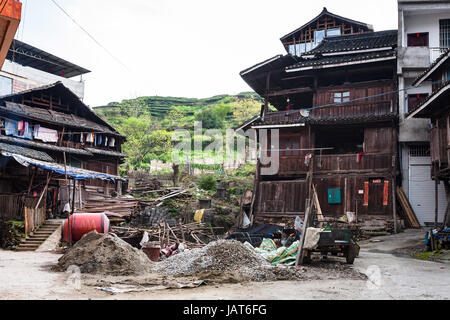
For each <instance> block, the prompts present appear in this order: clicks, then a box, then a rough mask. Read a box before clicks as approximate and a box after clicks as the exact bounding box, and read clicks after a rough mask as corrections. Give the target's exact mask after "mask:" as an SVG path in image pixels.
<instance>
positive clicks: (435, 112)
mask: <svg viewBox="0 0 450 320" xmlns="http://www.w3.org/2000/svg"><path fill="white" fill-rule="evenodd" d="M426 81H431V83H432V93H431V94H430V95H428V96H427V97H426V98H425V99H422V100H421V102H420V103H419V104H418V105H417V106H416V107H415V108H413V109H412V110H410V111H409V113H408V115H407V119H412V118H426V119H430V120H431V128H430V154H431V163H432V169H431V171H430V173H429V174H430V176H431V177H432V178H433V180H434V181H435V186H436V188H435V190H436V192H435V204H438V203H439V198H438V197H439V193H438V192H437V190H438V184H439V181H442V182H443V184H444V187H445V193H446V197H447V199H448V197H449V196H450V188H449V179H450V164H449V159H450V102H449V101H450V100H449V99H450V49H446V50H445V52H444V53H443V54H442V55H441V56H440V57H439V58H438V59H437V60H436V61H435V62H434V63H433V64H432V65H431V66H430V67H429V68H428V69H427V70H425V71H424V72H423V73H422V74H421V75H420V76H419V77H418V78H417V79H416V80H415V81H414V83H413V85H414V86H416V87H419V86H421V85H422V83H424V82H426ZM430 211H431V210H430ZM448 211H449V206H447V208H446V210H445V211H443V210H439V206H438V205H436V206H435V211H434V215H431V213H430V217H428V221H434V224H435V225H439V224H442V223H444V224H445V225H447V226H448V225H450V215H449V213H448Z"/></svg>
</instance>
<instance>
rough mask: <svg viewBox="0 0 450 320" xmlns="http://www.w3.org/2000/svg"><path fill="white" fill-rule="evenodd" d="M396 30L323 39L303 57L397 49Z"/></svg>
mask: <svg viewBox="0 0 450 320" xmlns="http://www.w3.org/2000/svg"><path fill="white" fill-rule="evenodd" d="M397 37H398V31H397V30H386V31H378V32H368V33H362V34H352V35H345V36H339V37H330V38H325V39H324V40H323V41H322V43H321V44H320V45H318V46H317V47H316V48H314V49H313V50H311V51H309V52H306V53H305V54H304V55H310V54H317V53H322V54H324V53H335V52H348V51H358V50H367V49H377V48H384V47H393V48H394V47H397Z"/></svg>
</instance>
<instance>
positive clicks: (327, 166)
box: [262, 153, 395, 176]
mask: <svg viewBox="0 0 450 320" xmlns="http://www.w3.org/2000/svg"><path fill="white" fill-rule="evenodd" d="M394 166H395V157H393V156H392V155H391V154H378V153H377V154H364V155H362V156H361V157H360V159H359V161H358V155H357V154H344V155H342V154H341V155H322V156H319V155H316V156H314V173H327V172H333V173H345V172H381V171H390V170H392V168H393V167H394ZM262 167H268V166H267V165H266V166H263V165H262ZM308 170H309V166H308V165H306V164H305V158H304V156H301V157H280V159H279V169H278V175H280V176H290V175H293V176H295V175H304V174H306V173H307V172H308Z"/></svg>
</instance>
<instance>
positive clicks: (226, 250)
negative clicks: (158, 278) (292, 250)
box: [153, 240, 302, 282]
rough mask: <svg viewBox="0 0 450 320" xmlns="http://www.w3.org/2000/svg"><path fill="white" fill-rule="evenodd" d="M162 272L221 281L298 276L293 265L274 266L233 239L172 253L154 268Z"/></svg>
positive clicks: (284, 278) (276, 278)
mask: <svg viewBox="0 0 450 320" xmlns="http://www.w3.org/2000/svg"><path fill="white" fill-rule="evenodd" d="M153 270H154V271H156V272H162V273H164V274H165V275H175V276H191V275H195V276H197V277H201V278H214V280H224V282H235V281H236V282H238V281H268V280H288V279H300V278H301V277H302V275H301V274H300V272H298V271H297V270H295V269H294V268H286V267H284V266H279V267H273V266H271V265H270V263H269V262H267V261H266V260H265V259H264V258H263V257H261V256H260V255H258V254H256V253H255V252H253V251H252V250H250V249H248V248H247V247H246V246H244V245H243V244H242V243H241V242H239V241H235V240H219V241H215V242H211V243H209V244H208V245H207V246H205V247H203V248H201V249H193V250H190V251H186V252H182V253H179V254H177V255H174V256H172V257H170V258H168V259H166V260H164V261H162V262H159V263H157V264H156V265H155V267H154V268H153Z"/></svg>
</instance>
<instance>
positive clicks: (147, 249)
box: [142, 242, 161, 262]
mask: <svg viewBox="0 0 450 320" xmlns="http://www.w3.org/2000/svg"><path fill="white" fill-rule="evenodd" d="M142 251H143V252H144V253H145V254H146V255H147V257H148V258H149V259H150V260H152V261H155V262H158V261H159V257H160V255H161V246H160V244H159V242H147V243H145V244H144V245H143V246H142Z"/></svg>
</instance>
